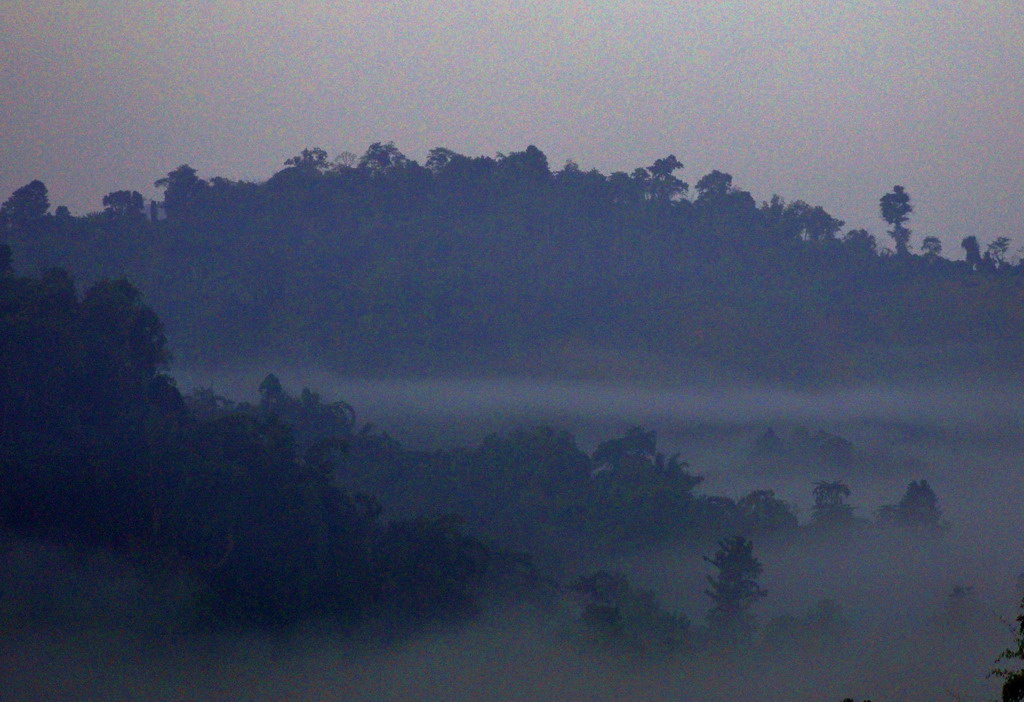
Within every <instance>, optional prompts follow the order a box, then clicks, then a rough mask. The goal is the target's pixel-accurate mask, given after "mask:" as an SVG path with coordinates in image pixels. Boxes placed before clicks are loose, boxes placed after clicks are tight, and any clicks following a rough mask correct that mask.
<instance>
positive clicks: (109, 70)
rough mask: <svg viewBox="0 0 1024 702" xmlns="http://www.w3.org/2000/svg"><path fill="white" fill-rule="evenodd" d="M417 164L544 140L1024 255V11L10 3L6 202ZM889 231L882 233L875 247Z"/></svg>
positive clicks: (608, 162) (794, 0) (884, 5)
mask: <svg viewBox="0 0 1024 702" xmlns="http://www.w3.org/2000/svg"><path fill="white" fill-rule="evenodd" d="M388 140H393V141H394V142H395V143H396V144H397V145H398V147H399V148H400V149H402V150H403V151H404V152H405V153H406V154H407V155H408V156H410V157H412V158H416V159H419V160H421V162H422V160H423V159H424V157H425V155H426V152H427V150H428V149H430V148H431V147H434V146H446V147H449V148H452V149H454V150H456V151H459V152H462V153H465V154H469V155H479V154H488V155H493V154H494V153H495V152H497V151H506V152H507V151H511V150H521V149H523V148H525V147H526V146H527V145H528V144H536V145H537V146H538V147H540V148H541V149H542V150H543V151H544V152H545V153H547V155H548V158H549V160H550V162H551V164H552V166H553V167H560V166H561V165H562V164H563V163H564V162H565V160H566V159H570V158H571V159H573V160H575V161H577V162H578V163H579V164H580V165H581V166H583V167H585V168H588V167H596V168H598V169H599V170H601V171H603V172H605V173H609V172H611V171H614V170H631V169H632V168H634V167H637V166H642V165H649V164H650V163H652V162H653V160H654V159H655V158H659V157H662V156H665V155H667V154H669V153H673V154H675V155H676V156H677V157H678V158H679V159H680V160H681V161H682V162H683V163H684V164H685V170H684V171H683V173H682V175H683V178H684V180H687V181H689V182H690V183H694V182H696V180H697V179H699V177H700V176H701V175H703V174H704V173H706V172H708V171H710V170H711V169H713V168H717V169H719V170H724V171H728V172H730V173H732V174H733V176H734V183H735V184H736V185H738V186H739V187H741V188H744V189H746V190H750V191H751V192H752V193H753V194H754V196H755V198H757V199H758V200H759V201H760V200H763V199H767V198H768V197H769V196H770V195H771V194H772V193H778V194H780V195H782V196H783V197H784V198H785V199H787V200H795V199H803V200H807V201H808V202H810V203H812V204H820V205H822V206H824V207H825V209H827V210H828V211H829V212H830V213H831V214H833V215H834V216H836V217H839V218H840V219H844V220H846V222H847V227H861V226H863V227H867V228H868V229H870V230H872V231H873V232H875V233H876V234H882V232H883V230H884V225H883V223H882V222H881V221H880V220H879V219H878V215H877V212H878V198H879V197H880V196H881V195H882V194H883V193H884V192H886V191H887V190H889V189H890V188H891V187H892V186H893V185H894V184H897V183H899V184H902V185H904V186H906V187H907V189H908V191H909V192H910V194H911V197H912V198H913V202H914V204H915V207H916V212H915V214H914V216H913V217H912V219H911V227H912V229H913V230H914V234H915V236H914V245H915V247H916V245H917V244H919V243H920V240H921V238H922V237H923V236H926V235H929V234H934V235H938V236H940V237H941V238H942V239H943V240H944V242H945V243H946V253H947V254H955V255H960V253H961V252H960V248H959V241H960V239H961V238H962V237H963V236H964V235H966V234H977V235H978V236H979V238H980V239H981V240H982V241H983V242H987V241H989V240H991V239H993V238H995V237H997V236H1004V235H1005V236H1010V237H1013V238H1014V239H1015V247H1014V248H1015V249H1016V248H1017V247H1019V246H1020V245H1022V244H1024V205H1022V201H1024V1H1022V0H986V1H984V2H981V1H975V0H962V1H957V2H953V1H946V0H856V1H855V2H854V1H849V0H828V1H825V0H776V1H772V0H716V1H715V2H710V3H708V2H694V1H693V0H688V1H685V2H677V1H674V0H673V1H666V0H643V1H634V0H602V1H592V2H587V1H585V0H575V1H569V0H566V1H563V2H559V1H558V0H545V1H534V0H520V1H515V0H490V1H488V2H483V1H475V0H362V1H361V2H345V1H344V0H329V1H328V0H325V1H314V0H290V1H289V0H273V1H269V2H255V1H254V2H241V1H228V0H206V1H198V0H195V1H191V2H190V1H188V0H181V1H180V2H176V1H172V0H165V1H164V2H159V3H156V2H136V1H131V0H124V1H122V2H114V1H112V0H80V1H74V2H73V1H71V0H64V1H61V0H4V1H3V3H2V4H0V153H2V161H0V197H2V198H6V197H7V196H8V195H9V194H10V192H11V191H13V190H14V189H15V188H17V187H19V186H21V185H24V184H25V183H27V182H28V181H30V180H32V179H35V178H38V179H41V180H43V181H44V182H45V183H46V184H47V186H48V187H49V189H50V199H51V202H52V203H53V204H54V205H58V204H66V205H68V206H70V207H71V209H72V211H74V212H78V213H82V212H86V211H92V210H97V209H100V200H101V198H102V196H103V195H104V194H105V193H107V192H110V191H112V190H118V189H135V190H139V191H141V192H142V193H143V194H145V195H147V196H153V195H155V194H156V191H155V190H154V189H153V187H152V183H153V181H154V180H156V179H157V178H159V177H161V176H162V175H163V174H165V173H166V172H167V171H169V170H171V169H172V168H174V167H176V166H178V165H179V164H182V163H188V164H191V165H192V166H193V167H195V168H197V169H198V170H199V172H200V175H201V176H204V177H210V176H215V175H220V176H224V177H228V178H243V179H253V180H263V179H266V178H267V177H269V176H270V175H271V174H272V173H273V172H274V171H276V170H278V169H279V168H280V167H281V164H282V162H283V161H284V159H286V158H287V157H289V156H291V155H294V154H295V153H297V152H298V151H299V150H301V149H302V148H303V147H307V146H321V147H323V148H325V149H327V151H328V152H329V153H330V154H331V155H332V156H334V155H335V154H337V153H339V152H341V151H345V150H348V151H353V152H356V153H361V152H362V151H363V150H365V148H366V147H367V145H369V144H370V143H371V142H374V141H388ZM886 241H888V239H886Z"/></svg>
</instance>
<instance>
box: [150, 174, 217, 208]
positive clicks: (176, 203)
mask: <svg viewBox="0 0 1024 702" xmlns="http://www.w3.org/2000/svg"><path fill="white" fill-rule="evenodd" d="M153 185H155V186H156V187H158V188H163V189H164V209H165V210H167V213H168V214H170V215H179V214H182V213H184V212H186V211H188V209H189V208H190V207H191V206H192V205H193V204H195V202H196V200H197V199H198V198H199V197H200V196H201V195H202V193H203V192H204V191H205V190H206V188H207V182H206V181H205V180H203V179H202V178H200V177H199V176H197V175H196V169H194V168H192V167H191V166H189V165H182V166H178V167H177V168H175V169H174V170H173V171H171V172H170V173H168V174H167V175H166V176H165V177H163V178H161V179H160V180H158V181H156V182H155V183H153Z"/></svg>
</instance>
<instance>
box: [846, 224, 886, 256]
mask: <svg viewBox="0 0 1024 702" xmlns="http://www.w3.org/2000/svg"><path fill="white" fill-rule="evenodd" d="M843 243H844V244H846V246H847V248H849V249H850V250H851V251H855V252H857V253H858V254H861V255H864V256H874V255H875V254H876V253H877V251H878V244H877V242H876V241H875V237H873V236H872V235H871V234H870V233H869V232H868V230H867V229H851V230H850V231H848V232H846V234H844V235H843Z"/></svg>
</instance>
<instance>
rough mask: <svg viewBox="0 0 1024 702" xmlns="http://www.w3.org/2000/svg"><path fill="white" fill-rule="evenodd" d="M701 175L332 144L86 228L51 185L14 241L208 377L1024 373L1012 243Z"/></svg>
mask: <svg viewBox="0 0 1024 702" xmlns="http://www.w3.org/2000/svg"><path fill="white" fill-rule="evenodd" d="M683 169H684V168H683V164H682V163H681V162H680V161H679V160H678V159H677V158H676V157H675V156H674V155H670V156H666V157H664V158H660V159H657V160H655V162H654V163H653V164H651V165H648V166H645V167H638V168H636V169H634V170H633V171H632V172H631V173H626V172H615V173H612V174H610V175H605V174H602V173H600V172H598V171H596V170H589V171H585V170H583V169H581V168H580V167H579V166H577V165H576V164H574V163H573V162H571V161H570V162H568V163H566V164H565V165H564V166H563V167H562V168H561V169H560V170H557V171H553V170H551V167H550V165H549V164H548V160H547V157H546V156H545V154H544V153H543V152H542V151H541V150H539V149H538V148H536V147H535V146H529V147H528V148H526V149H525V150H524V151H518V152H516V151H513V152H509V153H507V154H497V155H496V156H494V157H491V156H465V155H462V154H458V153H455V152H453V151H451V150H449V149H445V148H435V149H432V150H431V151H430V154H429V157H428V158H427V159H426V162H425V163H424V164H423V165H421V164H419V163H417V162H416V161H414V160H411V159H409V158H407V157H406V156H405V155H404V154H402V152H401V151H400V150H399V149H398V148H397V147H396V146H395V145H394V144H392V143H390V142H388V143H380V142H378V143H374V144H372V145H371V146H370V147H369V148H368V149H367V150H366V152H365V153H364V154H363V155H362V156H358V157H357V156H355V155H353V154H351V153H343V154H341V155H339V156H337V157H336V158H334V159H331V158H329V156H328V154H327V152H326V151H324V150H323V149H319V148H310V149H304V150H303V151H302V152H301V153H300V154H298V155H297V156H295V157H293V158H290V159H288V160H287V161H286V162H285V163H284V168H283V169H282V170H280V171H278V172H277V173H274V174H273V175H272V176H271V177H269V178H268V179H267V180H265V181H263V182H245V181H232V180H228V179H225V178H221V177H216V176H214V177H210V178H201V177H200V176H199V174H198V173H197V172H196V171H195V169H193V168H191V167H189V166H188V165H182V166H179V167H177V168H175V169H174V170H172V171H170V172H169V173H168V174H167V175H166V176H165V177H163V178H161V179H159V180H157V181H156V187H158V188H160V189H161V190H162V192H163V199H162V201H159V202H156V201H154V202H150V203H148V204H147V203H146V201H145V199H144V198H143V197H142V195H141V194H139V192H138V191H136V190H128V189H125V190H115V191H112V192H110V193H109V194H108V195H107V196H105V197H104V198H103V202H102V205H103V209H102V210H101V211H97V212H95V213H92V214H88V215H84V216H72V215H71V214H70V213H69V211H68V210H67V208H66V207H59V206H58V207H56V208H55V209H54V211H53V212H52V213H51V212H50V209H51V208H50V203H49V199H48V195H47V190H46V186H45V184H43V183H41V182H39V181H33V182H32V183H29V184H28V185H26V186H24V187H22V188H19V189H18V190H17V191H15V192H14V193H13V194H12V195H11V196H10V198H9V199H8V200H7V201H6V202H5V203H4V205H3V207H2V212H0V230H2V232H3V235H2V237H3V240H4V241H6V242H7V243H8V245H9V246H10V247H11V248H12V250H13V252H14V255H15V257H16V258H17V260H18V261H19V265H20V266H21V267H22V269H23V270H26V271H41V270H44V269H46V268H50V267H54V266H59V267H65V268H68V269H70V270H73V271H74V273H75V275H76V277H77V278H78V279H79V280H81V281H83V282H86V283H91V282H95V281H98V280H102V279H114V278H120V277H127V278H128V279H130V280H131V281H132V282H133V284H135V285H136V286H138V287H139V289H140V290H142V291H143V292H144V293H145V295H146V299H147V300H148V302H149V304H150V305H152V306H153V309H154V310H156V311H157V312H158V313H159V314H160V316H161V319H163V320H164V323H165V324H166V325H167V328H168V330H169V331H170V333H171V336H172V338H173V339H174V340H175V354H176V358H177V359H178V362H179V363H180V364H183V365H185V366H189V367H198V366H220V367H225V366H232V365H237V364H239V363H242V362H245V363H256V364H263V365H264V366H270V367H274V366H279V365H280V364H285V363H286V364H300V363H315V364H317V365H320V366H324V365H329V366H331V367H334V368H343V369H345V370H346V371H347V372H358V373H361V374H377V375H387V376H395V375H417V374H420V375H423V374H432V373H433V374H437V373H460V374H466V373H508V372H514V373H548V374H558V373H575V374H581V373H586V374H590V375H595V376H600V375H602V374H603V375H605V376H615V375H621V374H623V373H628V372H630V370H631V369H634V368H636V367H637V366H641V367H643V368H645V369H650V371H651V372H660V373H661V374H662V375H669V374H671V375H674V376H677V377H681V378H685V379H688V380H693V381H702V380H715V381H718V380H721V379H722V378H730V379H736V378H744V379H760V380H769V381H784V382H789V383H805V384H813V383H821V382H826V381H832V382H850V381H855V380H861V379H865V378H878V377H881V378H890V379H891V378H899V379H907V378H931V377H936V376H941V377H948V376H953V375H957V374H969V375H971V376H972V377H985V376H992V375H998V374H999V373H1000V372H1002V371H1004V370H1005V369H1006V368H1007V367H1008V366H1009V364H1010V362H1011V361H1018V360H1019V359H1020V357H1021V343H1020V339H1021V338H1022V336H1021V330H1022V324H1024V316H1022V313H1021V310H1022V309H1024V305H1022V304H1021V302H1022V292H1021V290H1022V287H1021V280H1022V278H1021V274H1022V272H1024V268H1022V265H1021V263H1020V261H1017V260H1015V259H1014V257H1013V256H1012V254H1011V252H1010V246H1011V242H1010V241H1009V239H1007V238H1006V237H999V238H997V239H995V240H993V241H988V242H986V241H983V235H982V233H980V232H965V233H964V234H965V236H964V238H963V241H962V244H961V245H962V252H961V251H952V252H945V253H946V254H947V256H950V257H949V258H947V257H944V256H943V253H944V252H943V250H942V243H941V241H940V240H939V239H938V238H936V237H935V236H928V235H924V236H920V235H918V236H915V235H914V234H913V232H912V229H911V225H912V214H913V209H914V208H913V202H912V200H911V194H910V193H909V192H907V190H906V189H905V188H903V187H902V186H899V185H897V186H894V187H893V188H892V190H891V191H890V192H888V193H884V194H882V193H880V199H879V203H878V205H879V209H878V212H879V215H880V222H881V223H884V226H885V227H886V233H885V234H884V235H883V236H882V240H879V239H878V238H877V237H876V236H875V235H873V234H871V233H869V232H868V231H866V230H863V229H854V230H847V231H844V230H843V227H844V222H843V221H841V220H839V219H837V218H835V217H833V216H832V215H830V214H829V213H828V212H826V211H825V210H824V209H823V208H821V207H820V206H815V205H811V204H808V203H806V202H803V201H801V200H793V201H789V202H787V201H786V200H784V199H783V198H782V197H780V196H778V195H776V196H773V197H772V198H771V199H770V201H768V202H762V203H760V204H758V203H757V202H756V201H755V200H754V198H753V197H752V196H751V195H750V193H748V192H746V191H744V190H742V189H741V188H740V187H738V186H737V185H735V184H734V183H733V178H732V176H731V175H729V174H727V173H723V172H720V171H717V170H715V171H712V172H711V173H708V174H706V175H704V176H702V177H701V178H699V179H698V180H697V181H696V184H695V185H693V187H692V188H691V186H690V185H689V184H688V183H687V182H685V181H684V180H683V178H682V177H681V176H682V172H683ZM890 245H891V246H890ZM961 253H962V254H963V258H962V259H959V258H958V257H959V255H960V254H961ZM954 258H956V260H954ZM626 352H628V353H626ZM623 356H628V361H620V360H618V359H620V358H621V357H623Z"/></svg>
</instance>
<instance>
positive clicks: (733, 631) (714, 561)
mask: <svg viewBox="0 0 1024 702" xmlns="http://www.w3.org/2000/svg"><path fill="white" fill-rule="evenodd" d="M704 560H705V561H707V562H708V563H710V564H711V565H713V566H714V567H715V568H716V569H717V570H718V573H717V574H716V575H714V576H712V575H709V576H707V581H708V584H709V585H710V587H709V588H708V589H707V590H705V591H704V594H706V595H707V596H708V597H710V598H711V600H712V601H713V602H714V604H713V605H712V607H711V609H710V610H709V612H708V624H709V625H710V626H711V627H712V629H713V630H715V631H716V632H718V633H720V634H724V635H725V636H726V637H729V638H732V637H736V636H745V635H749V634H750V633H751V632H752V631H753V630H754V627H755V620H754V616H753V614H752V612H751V608H752V607H753V606H754V605H755V604H756V603H757V601H758V600H760V599H762V598H764V597H767V595H768V592H767V591H766V590H763V589H762V588H761V586H760V585H758V583H757V578H758V576H760V575H761V571H762V570H763V568H762V566H761V563H760V561H758V560H757V558H755V557H754V544H753V542H751V541H749V540H748V539H746V538H744V537H742V536H733V537H730V538H727V539H722V540H721V541H719V542H718V550H717V551H716V552H715V555H714V556H713V557H712V558H708V557H707V556H705V557H704Z"/></svg>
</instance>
